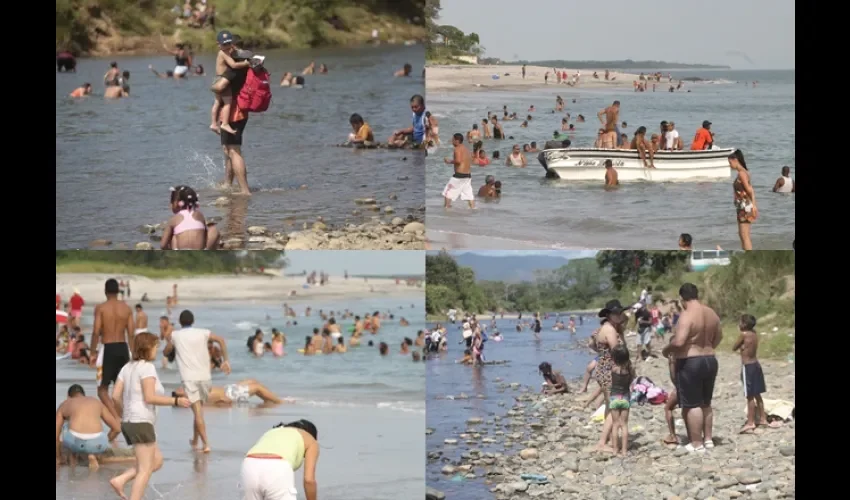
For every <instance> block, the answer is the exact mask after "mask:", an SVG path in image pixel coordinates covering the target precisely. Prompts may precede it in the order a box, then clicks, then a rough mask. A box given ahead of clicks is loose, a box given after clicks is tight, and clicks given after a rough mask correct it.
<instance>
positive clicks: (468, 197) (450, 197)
mask: <svg viewBox="0 0 850 500" xmlns="http://www.w3.org/2000/svg"><path fill="white" fill-rule="evenodd" d="M452 145H453V146H454V148H455V149H454V154H453V155H452V158H446V159H445V160H444V161H445V163H446V165H454V168H455V172H454V174H453V175H452V178H451V179H449V182H448V184H446V188H445V189H443V198H444V199H445V207H446V208H451V206H452V202H453V201H455V200H457V199H458V198H460V199H461V200H463V201H465V202H468V203H469V208H475V194H474V192H473V191H472V174H471V173H470V166H471V165H472V154H471V153H470V152H469V149H468V148H467V147H466V146H465V145H464V144H463V134H455V135H453V136H452Z"/></svg>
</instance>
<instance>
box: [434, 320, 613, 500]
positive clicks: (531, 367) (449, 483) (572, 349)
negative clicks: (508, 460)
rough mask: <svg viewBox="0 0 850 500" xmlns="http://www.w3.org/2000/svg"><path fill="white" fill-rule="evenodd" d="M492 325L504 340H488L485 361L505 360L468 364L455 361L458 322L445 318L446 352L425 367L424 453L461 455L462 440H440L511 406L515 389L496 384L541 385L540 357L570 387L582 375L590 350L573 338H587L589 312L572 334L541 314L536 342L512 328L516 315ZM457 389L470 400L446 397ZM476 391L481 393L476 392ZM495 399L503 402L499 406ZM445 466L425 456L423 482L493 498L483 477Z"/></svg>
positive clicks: (458, 496) (458, 495)
mask: <svg viewBox="0 0 850 500" xmlns="http://www.w3.org/2000/svg"><path fill="white" fill-rule="evenodd" d="M567 316H568V314H567ZM563 317H564V316H562V318H563ZM480 320H481V321H484V318H483V317H481V318H480ZM565 321H566V319H565ZM486 323H487V325H488V334H491V333H492V332H491V331H490V328H489V323H490V320H489V318H488V319H487V321H486ZM496 324H497V327H498V330H499V331H500V332H502V335H503V337H504V340H503V341H502V342H492V341H488V342H487V343H486V344H485V348H484V355H485V357H486V359H488V360H509V361H510V363H508V364H503V365H489V366H480V367H473V366H466V365H461V364H457V363H455V361H456V360H458V359H460V358H462V357H463V346H461V345H458V342H459V341H460V339H461V338H462V337H461V332H460V330H459V329H458V327H459V325H451V324H448V323H444V325H445V326H447V327H448V329H449V343H448V345H449V352H448V353H446V354H442V355H440V356H435V357H432V358H430V359H428V361H426V368H425V372H426V376H427V379H428V382H427V384H426V398H427V400H426V403H427V408H428V410H427V414H426V420H427V426H428V428H430V429H434V432H433V433H432V434H431V435H429V436H427V438H426V446H427V449H428V451H429V452H431V451H437V450H440V451H442V452H443V457H446V458H449V459H451V460H458V459H460V454H461V453H463V452H464V451H467V449H468V448H470V447H469V446H467V445H463V444H458V445H446V444H444V443H443V441H444V440H445V439H447V438H453V439H457V435H458V434H459V433H462V432H464V429H466V420H467V419H469V418H472V417H480V418H483V419H484V420H485V421H486V420H492V417H493V416H494V415H499V416H503V415H504V414H505V412H506V411H507V410H509V409H510V407H511V406H512V405H513V403H514V396H515V395H516V394H518V393H517V392H516V391H513V390H503V389H501V388H500V387H499V385H500V384H505V383H507V384H509V383H512V382H518V383H520V384H522V385H524V386H525V385H528V386H531V387H540V384H541V382H542V378H541V376H540V374H539V373H538V371H537V367H538V365H540V363H542V362H544V361H548V362H549V363H551V364H552V367H553V368H554V369H555V370H560V371H561V372H562V373H563V374H564V376H565V377H566V378H567V381H568V382H570V389H571V390H574V389H575V387H576V383H575V382H573V381H572V380H573V379H575V378H580V377H581V376H582V375H583V374H584V368H585V366H586V365H587V363H588V361H590V359H591V353H590V352H589V351H588V350H587V349H585V348H581V347H579V346H578V343H577V342H578V341H579V340H582V339H586V338H588V337H590V334H591V333H592V332H593V330H594V329H595V328H596V327H598V325H599V323H598V322H597V321H596V320H595V318H593V317H592V316H585V318H584V324H583V325H578V323H576V333H575V334H570V333H569V332H565V331H552V326H553V325H554V324H555V318H554V317H553V318H549V319H545V320H543V322H542V325H543V330H542V331H541V332H540V340H539V341H537V340H535V339H534V334H533V332H531V331H530V330H528V329H525V330H523V331H522V332H517V331H516V324H517V320H515V319H500V320H497V321H496ZM429 326H431V327H433V325H429ZM591 390H592V386H591ZM461 393H463V394H466V395H467V396H469V399H446V398H445V396H448V395H452V396H455V397H456V396H458V395H460V394H461ZM479 395H481V396H483V398H481V397H478V396H479ZM500 403H502V404H503V406H500ZM517 431H518V432H519V431H521V429H518V430H517ZM461 443H462V441H461ZM473 447H474V448H475V449H478V450H481V451H483V452H500V453H506V450H505V449H504V446H503V445H502V444H484V443H479V444H476V445H475V446H473ZM519 449H520V448H517V447H516V446H515V447H514V448H512V449H509V450H507V453H518V452H519ZM444 465H445V462H443V461H441V460H429V461H428V466H427V475H426V482H427V484H428V486H431V487H434V488H437V489H438V490H441V491H443V492H444V493H446V497H447V498H450V499H452V500H482V499H485V498H492V494H491V493H490V491H489V490H490V488H492V487H493V486H494V485H493V484H490V483H488V482H487V481H486V479H485V478H476V479H472V480H469V479H464V480H456V479H453V477H452V476H448V475H445V474H442V473H441V472H440V469H442V468H443V466H444Z"/></svg>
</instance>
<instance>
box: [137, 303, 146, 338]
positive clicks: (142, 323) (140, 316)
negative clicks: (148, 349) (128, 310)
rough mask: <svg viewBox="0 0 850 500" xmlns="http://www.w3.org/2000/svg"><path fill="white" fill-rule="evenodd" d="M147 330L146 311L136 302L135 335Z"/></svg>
mask: <svg viewBox="0 0 850 500" xmlns="http://www.w3.org/2000/svg"><path fill="white" fill-rule="evenodd" d="M146 331H148V313H146V312H145V311H144V310H142V304H136V330H135V331H134V333H135V334H136V335H138V334H140V333H142V332H146Z"/></svg>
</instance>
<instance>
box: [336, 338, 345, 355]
mask: <svg viewBox="0 0 850 500" xmlns="http://www.w3.org/2000/svg"><path fill="white" fill-rule="evenodd" d="M346 351H348V348H346V347H345V339H344V338H342V337H339V338H337V339H336V347H334V352H346Z"/></svg>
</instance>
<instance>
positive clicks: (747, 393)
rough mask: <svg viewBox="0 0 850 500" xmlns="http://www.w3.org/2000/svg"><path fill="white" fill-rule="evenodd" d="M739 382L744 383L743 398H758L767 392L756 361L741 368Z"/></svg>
mask: <svg viewBox="0 0 850 500" xmlns="http://www.w3.org/2000/svg"><path fill="white" fill-rule="evenodd" d="M741 382H743V383H744V397H747V398H749V397H752V396H758V395H760V394H763V393H765V392H767V386H766V384H765V383H764V371H762V369H761V364H759V362H758V361H756V362H755V363H748V364H746V365H742V367H741Z"/></svg>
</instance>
